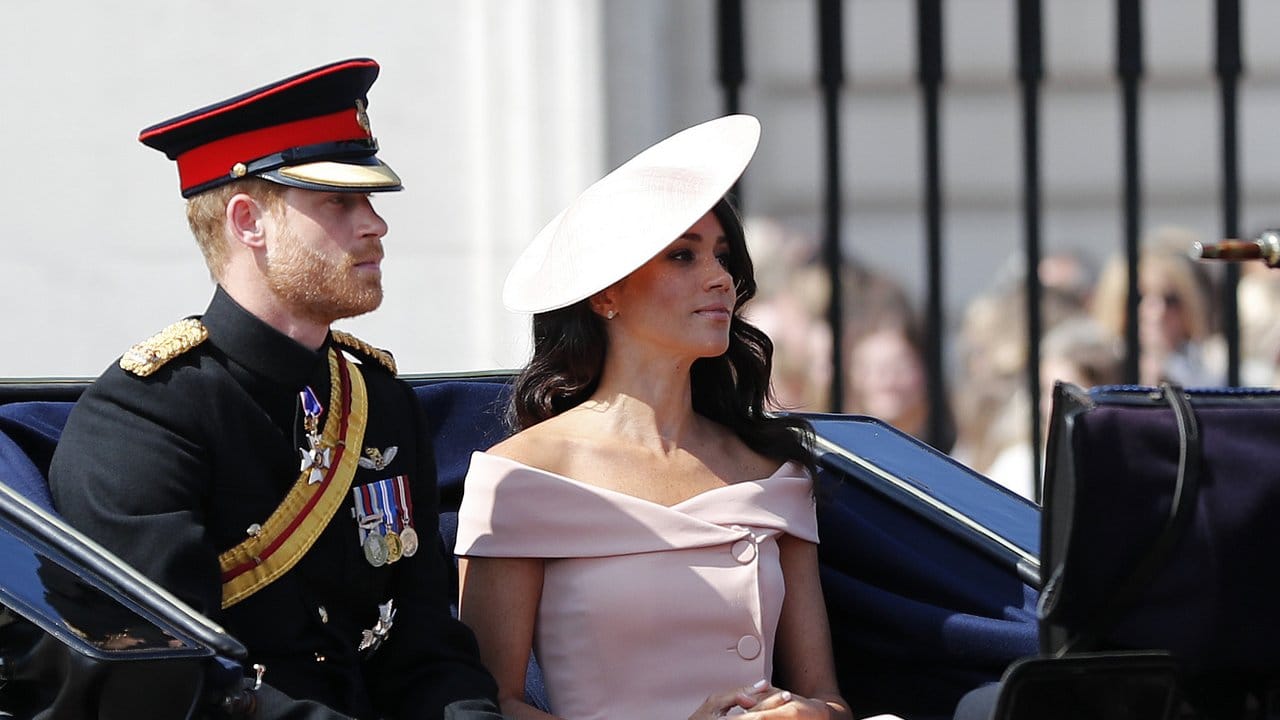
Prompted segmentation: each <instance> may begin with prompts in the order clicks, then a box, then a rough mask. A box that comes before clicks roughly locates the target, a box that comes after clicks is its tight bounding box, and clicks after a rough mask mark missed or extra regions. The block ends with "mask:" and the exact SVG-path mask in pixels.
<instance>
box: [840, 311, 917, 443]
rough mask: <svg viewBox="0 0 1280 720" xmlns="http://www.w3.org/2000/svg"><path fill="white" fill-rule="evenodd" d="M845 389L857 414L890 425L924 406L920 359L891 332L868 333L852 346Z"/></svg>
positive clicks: (900, 337) (897, 333) (908, 416)
mask: <svg viewBox="0 0 1280 720" xmlns="http://www.w3.org/2000/svg"><path fill="white" fill-rule="evenodd" d="M849 387H850V390H852V391H853V394H854V396H855V398H854V400H855V402H854V403H853V404H854V405H856V407H855V408H854V409H855V410H856V411H857V412H861V413H866V414H867V415H872V416H874V417H878V418H880V419H881V420H884V421H885V422H888V423H889V424H890V425H894V424H895V421H903V420H906V419H908V418H912V417H914V416H916V415H918V414H919V410H920V408H922V407H923V406H924V404H925V402H926V399H925V386H924V368H923V367H922V365H921V362H920V357H919V356H918V355H917V354H916V350H915V348H913V347H912V346H911V343H910V342H908V341H907V339H906V338H905V337H903V335H902V333H901V332H899V331H898V330H895V329H891V328H887V329H884V330H877V331H875V332H872V333H870V334H869V335H867V336H866V337H864V338H862V339H861V340H859V341H858V343H857V345H855V346H854V348H853V351H852V352H851V353H850V355H849Z"/></svg>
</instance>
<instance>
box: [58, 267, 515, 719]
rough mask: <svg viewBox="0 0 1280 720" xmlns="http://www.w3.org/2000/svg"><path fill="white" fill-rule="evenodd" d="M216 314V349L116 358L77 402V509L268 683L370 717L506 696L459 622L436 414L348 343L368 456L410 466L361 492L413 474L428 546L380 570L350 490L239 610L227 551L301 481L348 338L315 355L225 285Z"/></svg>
mask: <svg viewBox="0 0 1280 720" xmlns="http://www.w3.org/2000/svg"><path fill="white" fill-rule="evenodd" d="M201 319H202V322H203V325H204V326H205V327H206V328H207V331H208V339H207V340H204V341H203V342H201V343H199V344H198V345H196V346H195V347H194V348H192V349H190V350H187V351H186V352H183V353H181V354H179V355H178V356H177V357H175V358H173V359H172V360H169V361H168V362H165V363H164V364H163V365H162V366H161V367H160V368H159V369H157V370H156V371H155V372H154V373H153V374H151V375H149V376H147V377H139V376H137V375H135V374H133V373H130V372H128V371H125V370H123V369H122V368H121V367H120V366H119V365H115V366H112V367H111V368H110V369H108V370H107V371H106V372H105V373H104V374H103V375H102V376H101V377H100V378H99V379H98V380H97V382H95V383H94V385H93V386H92V387H91V388H90V389H89V390H88V391H87V392H86V393H85V395H84V397H83V398H82V399H81V400H80V402H79V403H78V404H77V405H76V407H75V410H74V411H73V412H72V414H71V417H70V419H69V421H68V422H67V426H66V430H65V432H64V434H63V436H62V440H61V442H60V443H59V445H58V450H57V453H56V454H55V456H54V459H53V465H52V469H51V472H50V476H51V477H50V482H51V485H52V489H53V495H54V499H55V502H56V503H57V506H58V508H59V510H60V511H61V512H62V513H63V514H64V515H65V516H66V517H67V519H68V520H69V521H70V522H71V524H72V525H74V526H76V527H78V528H79V529H81V530H83V531H84V532H85V533H86V534H87V535H89V536H90V537H92V538H94V539H95V540H97V541H98V542H100V543H101V544H102V545H104V546H105V547H106V548H107V549H109V550H111V551H112V552H114V553H115V554H117V555H119V556H120V557H122V558H123V559H124V560H125V561H127V562H129V563H130V564H131V565H133V566H134V567H136V568H138V569H139V570H140V571H141V572H142V573H144V574H145V575H147V576H149V577H151V578H152V579H154V580H156V581H157V582H158V583H159V584H160V585H162V586H164V587H165V588H167V589H169V590H170V591H172V592H173V593H174V594H176V595H177V596H178V597H179V598H181V599H182V600H184V601H185V602H187V603H189V604H190V605H191V606H193V607H194V608H195V609H197V610H199V611H200V612H202V613H204V614H205V615H208V616H209V617H211V618H212V619H214V620H215V621H216V622H218V623H220V624H222V625H223V626H224V627H225V628H226V629H227V631H228V632H230V633H231V634H232V635H234V636H235V637H237V638H238V639H239V640H240V641H241V642H243V643H244V644H245V646H246V647H247V648H248V650H249V655H250V661H251V662H255V663H262V664H264V665H265V666H266V668H267V671H266V677H265V682H266V683H267V684H268V685H270V686H272V687H273V688H275V689H276V690H279V691H282V692H284V693H286V694H287V695H289V696H291V697H293V698H298V699H303V698H305V699H309V700H312V701H315V702H319V703H322V704H323V705H325V706H327V707H329V708H333V709H335V710H337V711H339V712H341V713H343V714H345V715H351V716H356V717H361V718H373V717H388V718H437V717H440V716H441V714H442V712H443V708H444V707H445V706H446V705H447V704H449V703H451V702H453V701H457V700H464V699H474V698H493V697H494V695H495V691H496V690H495V686H494V683H493V680H492V678H491V677H490V676H489V674H488V673H487V672H486V671H485V670H484V668H483V667H482V666H481V664H480V662H479V659H478V655H477V651H476V647H475V640H474V638H473V637H472V636H471V633H470V632H469V631H468V630H467V628H466V627H465V626H463V625H462V624H460V623H459V622H458V621H456V620H454V619H453V618H452V617H451V616H450V615H449V610H448V605H449V600H450V598H449V594H450V586H449V581H448V575H447V569H446V565H445V561H444V558H443V556H442V555H441V553H440V552H438V548H437V545H436V538H437V535H436V533H437V523H438V519H437V514H436V504H437V489H436V484H435V468H434V461H433V458H432V456H431V450H430V444H429V442H428V441H427V439H426V437H425V431H424V427H425V425H424V422H423V418H422V417H421V408H420V406H419V404H418V402H417V401H416V399H415V397H414V395H413V392H412V390H411V389H410V388H408V387H407V386H406V385H405V384H404V383H402V382H400V381H399V380H397V379H396V378H395V377H394V375H393V374H392V372H391V371H390V370H389V369H388V368H386V367H384V366H383V365H382V364H380V363H379V361H378V359H377V358H375V357H374V356H373V355H370V354H364V353H360V352H359V351H352V350H351V348H347V351H348V355H349V356H353V357H355V358H356V360H357V361H358V362H359V363H360V364H359V369H360V372H361V375H362V376H363V378H364V380H365V384H366V386H367V391H368V398H369V402H368V406H369V413H368V415H369V417H368V426H367V429H366V431H365V435H364V442H363V446H364V447H363V448H357V450H358V451H361V452H362V454H364V453H365V451H366V450H368V449H373V450H376V452H375V453H372V454H373V455H377V454H381V455H383V458H384V459H385V456H386V455H388V454H391V453H392V452H393V453H394V458H393V459H392V461H391V462H390V463H389V464H386V465H385V466H382V467H378V464H375V463H367V465H371V466H372V467H365V466H362V467H359V468H358V469H357V470H356V473H355V477H354V479H353V480H352V483H351V484H352V488H353V490H358V489H359V488H360V487H362V486H371V484H375V483H378V482H379V481H382V480H385V479H387V478H392V477H396V476H405V477H407V479H408V480H407V483H405V484H406V485H407V487H408V492H409V493H410V495H411V502H412V507H413V523H414V527H415V529H416V530H417V532H418V533H419V537H420V540H421V543H422V550H421V551H420V552H417V553H416V554H414V555H413V556H412V557H402V558H400V559H399V560H398V561H396V562H393V563H389V564H386V565H383V566H381V567H375V566H373V565H372V564H370V562H369V561H368V560H367V559H366V557H365V554H364V552H363V551H362V548H361V544H360V540H361V532H360V528H359V526H358V523H357V520H356V518H355V517H354V510H355V501H354V499H353V498H354V496H353V493H352V491H348V492H347V493H346V497H345V498H344V500H343V505H342V506H341V507H340V508H339V509H338V511H337V513H336V514H335V515H334V516H333V518H332V520H330V521H329V523H328V525H327V526H326V527H325V529H324V530H323V532H322V533H321V534H320V536H319V538H318V539H317V540H316V542H315V544H314V545H313V546H312V547H311V549H310V550H309V551H308V552H307V553H306V555H305V556H304V557H303V558H302V559H301V560H300V561H299V562H298V563H297V565H295V566H294V567H293V568H292V569H291V570H289V571H287V572H286V573H284V574H283V575H282V576H280V577H279V578H278V579H277V580H275V581H274V582H272V583H271V584H269V585H267V586H266V587H264V588H262V589H261V590H259V591H257V592H256V593H254V594H252V595H250V596H249V597H247V598H245V599H244V600H242V601H240V602H238V603H236V604H234V605H232V606H230V607H229V608H227V609H225V610H224V609H222V608H221V604H222V602H221V599H222V590H221V584H220V570H219V564H218V556H219V554H220V553H222V552H223V551H225V550H227V549H228V548H231V547H233V546H235V545H237V544H238V543H240V542H242V541H243V540H245V538H246V536H247V534H248V533H249V532H250V528H251V527H252V526H255V524H260V523H262V522H263V521H265V520H266V519H267V517H268V516H269V515H271V513H272V512H273V511H274V510H275V509H276V507H277V506H278V505H279V504H280V502H281V500H282V499H283V498H284V496H285V494H286V493H287V492H288V491H289V489H290V487H291V486H292V485H293V483H295V482H296V481H297V480H298V477H299V456H300V454H299V450H300V448H305V447H307V441H306V435H305V432H304V429H303V416H302V411H301V409H300V402H299V391H300V390H302V389H303V388H304V387H307V386H309V387H311V388H312V389H313V390H314V393H315V396H316V397H317V398H318V399H319V400H320V401H321V403H323V404H325V405H328V404H329V402H330V394H329V393H330V379H329V376H330V368H329V361H328V359H327V349H328V348H329V347H333V346H334V341H333V339H332V337H331V338H330V339H329V340H328V341H327V342H326V347H325V348H322V349H321V350H320V352H315V351H312V350H310V349H308V348H306V347H303V346H302V345H299V344H298V343H296V342H294V341H293V340H292V339H290V338H289V337H287V336H285V335H283V334H281V333H279V332H277V331H276V330H274V329H273V328H271V327H270V326H268V325H266V324H265V323H263V322H262V321H260V320H259V319H257V318H256V317H254V316H253V315H251V314H250V313H248V312H247V311H245V310H244V309H243V308H241V307H240V306H239V305H237V304H236V303H235V302H234V301H233V300H232V299H231V298H230V297H229V296H228V295H227V294H226V293H225V291H223V290H222V289H221V288H219V289H218V290H217V292H216V293H215V295H214V298H213V300H212V302H211V303H210V305H209V308H208V310H207V311H206V313H205V314H204V315H203V316H202V318H201ZM329 411H330V409H329V408H328V407H325V408H324V412H325V416H322V417H321V424H322V425H323V422H324V420H325V419H326V418H327V415H328V413H329ZM391 448H395V450H394V451H391V452H389V450H390V449H391ZM390 599H394V607H395V609H396V616H395V620H394V625H393V628H392V630H391V632H390V635H389V636H388V638H387V640H386V641H385V642H384V643H383V644H382V645H381V646H380V647H378V648H377V649H376V651H375V652H373V653H372V655H370V656H368V657H365V655H364V654H362V653H361V652H360V651H359V650H358V644H359V642H360V640H361V636H362V630H366V629H370V628H373V627H374V625H375V624H376V622H377V620H378V606H379V604H382V603H385V602H386V601H388V600H390ZM484 705H487V703H484ZM299 709H302V708H299V707H295V708H293V710H295V711H296V710H299ZM315 712H316V713H317V715H316V716H317V717H324V716H326V712H327V711H324V710H323V709H318V710H315ZM477 717H496V716H493V715H488V714H487V713H485V714H481V715H477Z"/></svg>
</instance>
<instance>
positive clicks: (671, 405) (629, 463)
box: [457, 115, 851, 720]
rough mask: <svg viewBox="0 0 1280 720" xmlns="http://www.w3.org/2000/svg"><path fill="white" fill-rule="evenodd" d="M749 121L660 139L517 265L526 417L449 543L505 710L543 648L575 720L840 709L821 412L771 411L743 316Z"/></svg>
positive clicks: (565, 712)
mask: <svg viewBox="0 0 1280 720" xmlns="http://www.w3.org/2000/svg"><path fill="white" fill-rule="evenodd" d="M758 139H759V123H758V122H757V121H756V120H755V118H752V117H749V116H744V115H735V116H729V117H724V118H720V119H718V120H713V121H711V122H707V123H703V124H701V125H698V126H695V127H693V128H690V129H688V130H685V131H683V132H681V133H678V134H676V135H674V136H672V137H671V138H668V139H667V140H665V141H663V142H661V143H659V144H658V145H655V146H653V147H651V148H649V149H648V150H646V151H645V152H643V153H641V154H640V155H638V156H636V157H635V158H633V159H632V160H630V161H628V162H627V163H626V164H624V165H623V166H621V167H620V168H618V169H617V170H615V171H614V172H612V173H610V174H609V175H608V176H606V177H605V178H603V179H602V180H600V181H598V182H597V183H595V184H594V185H592V186H591V187H590V188H589V189H587V190H586V191H585V192H584V193H583V194H582V195H581V196H579V197H578V199H577V200H575V201H574V202H573V203H572V204H571V205H570V206H569V207H568V208H566V210H565V211H564V212H562V213H561V214H560V215H559V216H557V217H556V218H555V219H554V220H552V221H551V223H550V224H549V225H548V226H547V227H546V228H544V229H543V230H542V232H540V233H539V234H538V236H537V237H536V238H535V239H534V241H533V243H532V244H531V245H530V246H529V248H528V249H526V250H525V252H524V254H523V255H522V256H521V257H520V259H519V260H518V261H517V263H516V265H515V267H514V268H513V270H512V271H511V274H510V276H509V277H508V279H507V284H506V287H505V289H504V292H503V299H504V302H505V303H506V304H507V306H508V307H509V308H511V309H513V310H516V311H521V312H530V313H533V337H534V349H533V358H532V360H531V362H530V364H529V365H528V367H526V368H525V370H524V371H523V372H522V374H521V375H520V376H519V378H517V380H516V384H515V389H514V399H513V413H512V415H513V418H514V424H515V426H516V429H517V430H518V431H519V432H518V433H517V434H515V435H514V436H512V437H511V438H509V439H508V440H506V441H504V442H502V443H500V444H498V445H497V446H495V447H493V448H492V449H490V450H489V451H488V452H484V453H476V454H475V455H474V456H473V458H472V463H471V468H470V471H469V473H468V476H467V480H466V491H465V497H464V499H463V503H462V508H461V511H460V513H459V531H458V540H457V552H458V554H459V555H460V556H462V558H461V560H460V568H461V575H462V589H461V599H460V606H459V607H460V613H461V617H462V619H463V621H464V622H466V623H467V624H468V625H469V626H471V628H472V629H473V630H474V631H475V634H476V637H477V639H478V641H479V644H480V652H481V657H482V659H483V660H484V661H485V664H486V665H487V666H488V667H489V669H490V671H491V672H492V673H493V674H494V676H495V677H496V678H497V681H498V685H499V698H500V701H501V703H502V709H503V712H504V713H505V714H507V715H509V716H510V717H513V718H546V717H552V716H548V715H547V714H545V713H543V712H541V711H540V710H538V709H536V708H534V707H533V706H531V705H529V704H527V703H526V702H525V697H524V686H525V669H526V663H527V661H528V657H529V653H530V650H531V649H532V650H534V651H535V652H536V655H537V658H538V660H539V663H540V665H541V667H542V670H543V674H544V678H545V681H546V685H547V692H548V697H549V700H550V704H551V707H552V709H553V710H554V712H555V713H556V715H555V716H554V717H561V718H566V719H568V720H587V719H590V718H609V719H610V720H654V719H657V720H679V719H680V718H686V717H687V718H697V719H699V720H701V719H704V718H715V717H721V716H724V715H726V714H733V715H737V714H740V716H741V717H744V718H747V719H748V720H756V719H764V718H849V717H851V715H850V712H849V710H848V705H847V703H846V702H845V701H844V700H843V699H842V698H841V697H840V692H839V688H838V687H837V684H836V676H835V669H834V663H833V661H832V656H831V638H830V631H829V628H828V625H827V615H826V609H825V606H824V603H823V596H822V590H821V586H820V585H819V580H818V555H817V546H816V543H817V529H816V528H817V523H816V520H815V513H814V495H813V483H812V476H811V473H810V467H811V463H812V460H811V455H810V452H809V450H808V437H809V436H808V431H807V428H806V427H805V426H804V425H803V423H802V422H801V421H800V420H798V419H794V418H780V417H772V416H770V415H768V414H766V413H765V411H764V408H765V407H766V404H765V400H766V396H767V394H768V387H769V368H770V359H771V355H772V344H771V343H770V341H769V339H768V337H767V336H765V335H764V333H762V332H761V331H759V330H758V329H756V328H754V327H752V326H751V325H750V324H748V323H747V322H746V321H745V320H743V319H742V317H741V315H740V313H741V310H742V306H743V304H744V303H746V302H747V301H748V300H749V299H750V298H751V297H752V295H753V294H754V293H755V290H756V286H755V280H754V278H753V271H752V265H751V259H750V257H749V256H748V254H747V249H746V243H745V239H744V238H743V233H742V225H741V223H740V222H739V219H738V217H737V216H736V214H735V213H734V211H733V210H732V208H731V207H730V206H729V204H728V202H727V201H725V200H724V196H725V194H726V193H727V192H728V191H729V190H730V188H731V187H732V185H733V184H734V183H735V182H736V181H737V179H738V177H739V176H740V175H741V174H742V172H743V170H744V169H745V168H746V165H747V163H748V161H749V160H750V158H751V155H752V154H753V153H754V151H755V147H756V144H757V141H758ZM775 663H776V664H775ZM784 688H785V689H784Z"/></svg>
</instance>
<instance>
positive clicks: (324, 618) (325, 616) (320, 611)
mask: <svg viewBox="0 0 1280 720" xmlns="http://www.w3.org/2000/svg"><path fill="white" fill-rule="evenodd" d="M316 614H317V615H319V616H320V622H322V623H325V624H328V622H329V611H328V610H326V609H325V607H324V606H323V605H321V606H319V607H317V608H316Z"/></svg>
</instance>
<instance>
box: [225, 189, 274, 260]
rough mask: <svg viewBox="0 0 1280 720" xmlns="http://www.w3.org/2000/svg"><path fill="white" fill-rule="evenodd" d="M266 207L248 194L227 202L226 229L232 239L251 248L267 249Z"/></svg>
mask: <svg viewBox="0 0 1280 720" xmlns="http://www.w3.org/2000/svg"><path fill="white" fill-rule="evenodd" d="M267 215H268V212H267V208H266V206H264V205H263V204H262V203H261V202H259V201H258V200H257V199H255V198H254V197H253V196H252V195H249V194H248V193H236V194H235V195H232V196H231V198H230V199H229V200H227V208H226V227H227V232H228V233H229V234H230V235H231V239H232V240H234V241H236V242H238V243H240V244H242V245H245V246H247V247H251V248H263V247H266V242H267V228H266V224H267V222H268V221H269V218H268V217H267Z"/></svg>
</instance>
